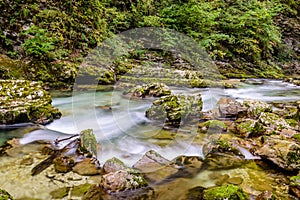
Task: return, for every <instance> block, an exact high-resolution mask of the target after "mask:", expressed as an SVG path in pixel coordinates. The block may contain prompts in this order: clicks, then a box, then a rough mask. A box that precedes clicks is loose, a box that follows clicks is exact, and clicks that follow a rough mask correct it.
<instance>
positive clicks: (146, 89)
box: [124, 83, 171, 98]
mask: <svg viewBox="0 0 300 200" xmlns="http://www.w3.org/2000/svg"><path fill="white" fill-rule="evenodd" d="M124 94H125V95H129V96H131V97H139V98H145V97H162V96H167V95H170V94H171V89H170V88H169V87H168V86H167V85H166V84H164V83H149V84H143V85H141V86H136V87H135V88H133V89H131V90H129V91H127V92H124Z"/></svg>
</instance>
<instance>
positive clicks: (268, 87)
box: [0, 80, 300, 165]
mask: <svg viewBox="0 0 300 200" xmlns="http://www.w3.org/2000/svg"><path fill="white" fill-rule="evenodd" d="M257 82H259V83H260V84H257ZM172 92H173V93H180V94H182V93H188V94H198V93H201V95H202V98H203V104H204V105H203V110H204V111H207V110H210V109H212V108H214V107H215V106H216V102H217V101H218V99H219V98H220V97H222V96H229V97H233V98H236V99H238V100H243V99H256V100H263V101H267V102H276V101H279V102H291V101H297V100H300V90H299V86H294V85H291V84H288V83H284V82H282V81H279V80H253V81H248V82H247V83H244V84H242V85H241V86H240V87H239V88H238V89H198V88H193V89H191V88H173V90H172ZM152 101H153V99H148V100H144V101H142V100H136V99H129V98H123V97H122V95H121V92H120V91H109V92H96V93H82V94H77V95H76V96H75V97H74V96H73V97H72V96H71V97H61V98H59V97H58V98H54V99H53V105H54V106H56V107H58V108H59V109H60V110H61V111H62V113H63V117H62V118H61V119H59V120H55V121H54V122H52V123H51V124H49V125H47V126H46V127H45V128H44V129H38V130H34V131H32V129H34V126H29V127H26V128H19V129H13V130H0V142H1V143H3V142H4V141H6V140H7V139H10V138H13V137H17V138H20V137H21V138H22V139H21V143H23V144H26V143H30V142H33V141H36V140H50V141H51V140H54V139H58V138H63V137H66V136H68V135H69V134H76V133H79V132H80V131H81V130H84V129H88V128H92V129H94V133H95V135H96V138H97V140H98V142H99V143H101V144H102V152H99V154H98V158H99V159H100V161H102V162H104V161H105V160H106V159H108V158H111V157H113V156H116V157H121V158H123V159H124V161H125V163H127V164H129V165H131V164H133V163H134V162H135V161H136V160H137V159H138V158H140V157H141V155H142V154H144V153H145V152H146V151H148V150H150V149H154V150H156V151H158V152H159V153H161V154H162V155H163V156H166V157H167V158H169V159H172V158H174V157H176V156H177V155H180V154H185V155H186V154H188V155H199V156H202V155H201V152H200V151H199V150H198V149H199V148H197V147H196V146H191V145H190V142H191V141H186V143H185V142H181V143H180V141H177V143H176V144H175V145H172V144H173V143H172V144H169V145H164V147H161V146H159V145H157V144H155V143H153V142H151V138H152V137H153V136H154V135H155V134H157V133H158V132H159V131H161V129H162V127H161V126H154V125H152V124H151V123H150V122H149V120H148V119H147V118H146V117H145V110H146V109H147V108H149V107H150V106H151V103H152ZM192 132H194V130H192ZM27 133H29V134H27ZM24 135H25V136H24ZM1 143H0V144H1Z"/></svg>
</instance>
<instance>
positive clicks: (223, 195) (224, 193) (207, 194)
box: [203, 184, 249, 200]
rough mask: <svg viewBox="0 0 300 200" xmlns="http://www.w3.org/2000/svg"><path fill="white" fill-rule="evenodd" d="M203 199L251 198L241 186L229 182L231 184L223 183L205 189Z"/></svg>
mask: <svg viewBox="0 0 300 200" xmlns="http://www.w3.org/2000/svg"><path fill="white" fill-rule="evenodd" d="M203 199H205V200H215V199H218V200H221V199H228V200H235V199H240V200H246V199H249V198H248V196H247V195H246V193H245V192H244V191H243V190H242V189H241V188H240V187H238V186H235V185H232V184H229V185H223V186H219V187H214V188H210V189H207V190H205V191H204V197H203Z"/></svg>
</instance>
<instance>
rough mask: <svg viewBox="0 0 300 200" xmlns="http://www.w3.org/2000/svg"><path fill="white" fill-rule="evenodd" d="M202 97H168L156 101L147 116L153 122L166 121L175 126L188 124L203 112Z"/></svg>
mask: <svg viewBox="0 0 300 200" xmlns="http://www.w3.org/2000/svg"><path fill="white" fill-rule="evenodd" d="M202 104H203V103H202V98H201V95H200V94H198V95H168V96H164V97H161V98H159V99H157V100H155V101H154V102H153V103H152V106H151V107H150V108H149V109H147V110H146V116H147V117H148V118H150V119H153V120H166V123H169V124H171V125H173V126H175V127H176V126H179V124H180V123H181V122H183V123H184V122H187V121H189V120H190V119H191V118H194V117H195V116H197V115H198V114H199V113H200V111H201V110H202Z"/></svg>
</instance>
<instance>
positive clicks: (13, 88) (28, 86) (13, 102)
mask: <svg viewBox="0 0 300 200" xmlns="http://www.w3.org/2000/svg"><path fill="white" fill-rule="evenodd" d="M0 100H1V101H0V124H14V123H22V122H35V123H39V124H47V123H49V122H52V121H53V120H54V119H58V118H60V116H61V113H60V112H59V110H58V109H57V108H55V107H53V106H52V105H51V101H52V100H51V96H50V94H49V93H48V92H46V91H45V90H44V89H43V88H42V87H41V85H39V83H38V82H33V81H25V80H0Z"/></svg>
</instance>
